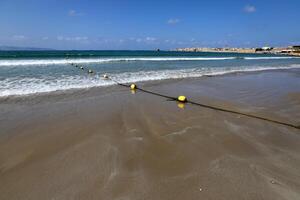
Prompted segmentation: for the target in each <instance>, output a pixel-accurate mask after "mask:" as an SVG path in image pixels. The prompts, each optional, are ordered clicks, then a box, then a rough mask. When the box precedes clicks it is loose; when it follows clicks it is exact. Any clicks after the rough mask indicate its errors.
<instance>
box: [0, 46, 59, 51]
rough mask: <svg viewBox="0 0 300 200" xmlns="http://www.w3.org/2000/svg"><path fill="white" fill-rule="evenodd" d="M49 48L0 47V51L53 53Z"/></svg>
mask: <svg viewBox="0 0 300 200" xmlns="http://www.w3.org/2000/svg"><path fill="white" fill-rule="evenodd" d="M54 50H55V49H50V48H37V47H15V46H0V51H54Z"/></svg>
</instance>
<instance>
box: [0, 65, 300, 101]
mask: <svg viewBox="0 0 300 200" xmlns="http://www.w3.org/2000/svg"><path fill="white" fill-rule="evenodd" d="M289 70H296V71H297V70H299V67H297V66H295V67H282V68H279V67H277V68H270V69H267V68H265V69H253V70H252V69H248V70H233V71H228V72H222V73H213V74H209V73H207V74H203V75H201V76H195V77H184V78H166V79H158V80H146V81H136V82H134V83H136V84H142V85H144V84H147V83H149V84H151V83H155V82H159V83H164V82H169V81H175V82H176V81H180V80H185V79H186V80H189V79H201V78H212V77H222V76H230V75H236V74H238V75H244V74H248V73H249V74H251V73H263V72H269V71H271V72H280V71H283V72H284V71H289ZM121 83H124V84H131V82H124V81H123V82H121ZM116 86H117V85H116V84H115V83H113V84H111V85H99V86H93V87H82V88H70V89H64V90H56V91H50V92H37V93H29V94H16V95H7V96H0V103H1V102H5V101H8V100H10V99H22V98H31V97H32V98H33V97H38V96H51V95H64V94H72V93H77V92H78V93H80V92H83V91H89V90H97V89H101V88H108V87H116Z"/></svg>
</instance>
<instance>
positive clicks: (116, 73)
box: [0, 51, 300, 97]
mask: <svg viewBox="0 0 300 200" xmlns="http://www.w3.org/2000/svg"><path fill="white" fill-rule="evenodd" d="M80 67H83V69H81V68H80ZM293 68H300V58H299V57H291V56H280V55H273V54H237V53H211V52H175V51H0V97H8V96H20V95H36V94H42V93H51V92H55V91H62V92H64V91H67V90H77V89H88V88H93V87H107V86H110V85H114V84H116V83H115V82H114V81H112V80H107V79H104V78H103V75H104V74H107V75H108V76H110V77H111V78H112V79H113V80H115V81H117V82H120V83H133V82H135V83H136V82H140V81H153V80H165V79H182V78H190V77H201V76H207V75H223V74H228V73H234V72H255V71H264V70H280V69H293ZM88 70H92V71H93V72H94V73H88Z"/></svg>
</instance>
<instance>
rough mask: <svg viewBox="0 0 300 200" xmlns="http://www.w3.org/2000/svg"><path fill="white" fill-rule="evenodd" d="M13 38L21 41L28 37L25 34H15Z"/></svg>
mask: <svg viewBox="0 0 300 200" xmlns="http://www.w3.org/2000/svg"><path fill="white" fill-rule="evenodd" d="M12 39H13V40H18V41H20V40H25V39H27V38H26V37H25V36H24V35H14V36H13V37H12Z"/></svg>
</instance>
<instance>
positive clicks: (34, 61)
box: [0, 57, 296, 66]
mask: <svg viewBox="0 0 300 200" xmlns="http://www.w3.org/2000/svg"><path fill="white" fill-rule="evenodd" d="M292 58H296V57H130V58H126V57H119V58H72V59H22V60H21V59H20V60H8V59H7V60H0V66H26V65H64V64H70V63H76V64H87V63H108V62H130V61H131V62H133V61H159V62H162V61H213V60H216V61H217V60H234V59H246V60H270V59H292Z"/></svg>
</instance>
